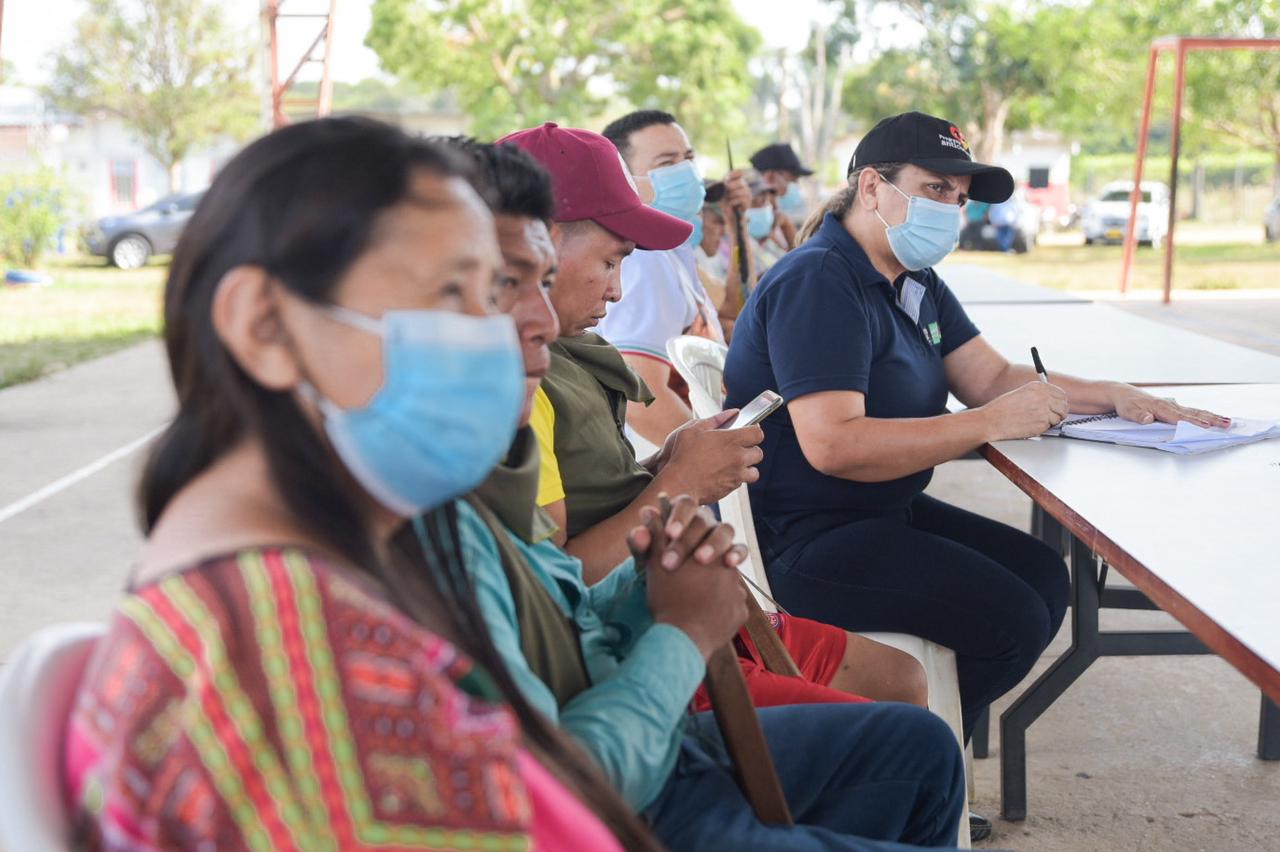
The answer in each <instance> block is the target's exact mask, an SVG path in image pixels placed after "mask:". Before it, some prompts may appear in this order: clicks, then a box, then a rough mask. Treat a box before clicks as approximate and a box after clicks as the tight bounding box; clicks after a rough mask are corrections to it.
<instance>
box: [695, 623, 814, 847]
mask: <svg viewBox="0 0 1280 852" xmlns="http://www.w3.org/2000/svg"><path fill="white" fill-rule="evenodd" d="M706 684H707V694H708V696H709V697H710V698H711V709H712V711H713V712H714V713H715V716H716V724H717V725H719V726H720V735H721V737H723V738H724V744H725V747H726V748H727V749H728V752H729V757H730V759H732V760H733V768H734V774H735V775H736V776H737V780H738V786H739V787H741V788H742V793H743V795H744V796H746V799H747V802H748V803H749V804H750V805H751V809H752V810H753V811H755V814H756V816H757V817H758V818H759V819H760V821H761V822H763V823H767V824H769V825H787V826H789V825H792V824H793V823H792V820H791V809H790V808H789V807H787V799H786V796H785V795H783V792H782V784H781V783H780V782H779V781H778V773H777V771H776V770H775V769H774V767H773V756H772V755H770V754H769V744H768V743H767V742H766V741H765V738H764V731H763V730H762V729H761V728H760V717H759V716H757V715H756V708H755V707H754V706H752V704H751V694H750V693H748V692H747V681H746V678H744V677H743V675H742V666H741V665H739V663H738V655H737V653H736V652H735V651H734V650H733V646H732V645H725V646H724V647H723V648H721V649H720V650H718V651H716V652H715V653H714V654H712V655H711V659H710V660H707V677H706Z"/></svg>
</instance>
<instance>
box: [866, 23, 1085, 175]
mask: <svg viewBox="0 0 1280 852" xmlns="http://www.w3.org/2000/svg"><path fill="white" fill-rule="evenodd" d="M891 5H894V6H896V7H897V8H898V9H900V10H901V11H903V12H905V13H906V14H907V15H908V16H909V17H910V18H911V19H912V20H913V21H914V22H915V24H916V25H917V26H918V27H919V28H920V31H921V34H922V35H921V40H920V45H919V46H918V47H913V48H896V49H892V50H889V51H886V52H885V53H883V54H882V55H881V56H880V58H879V59H877V61H876V62H874V63H872V64H871V65H870V66H868V67H867V68H864V69H862V71H861V72H860V73H858V74H857V75H855V76H854V78H853V79H851V81H850V83H849V85H848V86H847V87H846V90H845V94H846V98H845V105H846V108H848V109H849V110H850V111H851V112H853V113H855V114H861V115H863V117H865V118H868V119H870V118H873V117H882V116H884V115H889V114H892V113H894V112H901V111H903V110H905V109H921V110H925V111H930V112H933V113H934V114H938V115H942V116H945V117H947V118H950V119H952V120H953V121H957V122H960V123H962V124H964V125H965V126H966V129H967V130H968V134H967V135H968V136H969V139H970V141H971V143H972V146H973V155H974V157H975V158H976V159H979V160H984V161H987V162H990V161H991V160H992V159H995V158H997V157H998V156H999V154H1000V152H1001V150H1002V148H1003V147H1004V137H1005V132H1006V130H1007V129H1008V128H1009V127H1011V126H1013V127H1017V126H1026V125H1027V124H1029V123H1030V121H1031V118H1032V117H1033V116H1035V115H1037V114H1043V113H1044V112H1045V111H1046V110H1045V109H1044V106H1043V102H1042V99H1043V98H1044V97H1045V96H1046V94H1047V93H1049V92H1050V91H1051V90H1053V89H1057V88H1062V82H1061V77H1062V75H1064V74H1067V73H1069V71H1070V69H1071V67H1072V64H1073V62H1075V61H1076V57H1077V55H1078V52H1079V51H1080V50H1081V49H1082V45H1083V43H1084V42H1086V41H1087V39H1088V38H1089V33H1088V32H1086V31H1084V30H1083V29H1082V28H1081V27H1080V26H1079V18H1080V17H1081V16H1082V15H1083V14H1084V8H1083V7H1079V6H1071V5H1058V4H1050V3H1047V2H1043V0H1040V2H1033V3H1028V4H1026V5H1025V6H1022V7H1021V8H1014V7H1012V6H1010V5H1008V4H1005V3H1000V2H994V0H986V2H981V0H895V2H893V3H892V4H891ZM868 113H870V114H868Z"/></svg>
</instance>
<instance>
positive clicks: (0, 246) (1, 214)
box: [0, 166, 68, 269]
mask: <svg viewBox="0 0 1280 852" xmlns="http://www.w3.org/2000/svg"><path fill="white" fill-rule="evenodd" d="M66 206H67V192H66V189H65V187H64V186H63V181H62V179H61V177H60V176H59V175H58V174H57V172H55V171H53V170H52V169H50V168H48V167H47V166H45V167H41V168H39V169H36V170H35V171H31V172H27V173H25V174H22V173H12V174H6V175H0V255H3V256H4V258H5V260H7V261H8V262H9V264H11V265H12V266H21V267H22V268H23V269H33V268H35V266H36V265H37V264H38V263H39V262H40V256H41V255H42V254H44V253H45V252H46V251H48V250H49V249H51V248H53V244H54V240H55V239H56V238H57V236H58V231H59V230H60V229H61V228H62V225H63V221H64V219H65V217H66V214H67V212H68V211H67V210H66Z"/></svg>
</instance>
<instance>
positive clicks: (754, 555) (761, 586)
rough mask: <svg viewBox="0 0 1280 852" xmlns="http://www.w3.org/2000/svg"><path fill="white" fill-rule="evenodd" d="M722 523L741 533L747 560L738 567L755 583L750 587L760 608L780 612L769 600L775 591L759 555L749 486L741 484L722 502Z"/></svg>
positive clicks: (739, 536)
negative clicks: (745, 546)
mask: <svg viewBox="0 0 1280 852" xmlns="http://www.w3.org/2000/svg"><path fill="white" fill-rule="evenodd" d="M720 520H722V521H724V522H725V523H726V524H729V525H730V526H731V527H733V529H734V531H735V532H737V533H738V540H739V541H742V542H745V543H746V545H747V558H746V559H745V560H743V562H742V564H741V565H739V566H738V570H739V571H740V572H742V575H743V576H744V577H746V578H747V579H748V580H750V581H751V582H752V583H755V586H752V587H751V594H753V595H755V597H756V600H757V601H759V602H760V608H761V609H763V610H764V611H765V612H777V611H778V607H777V605H776V604H774V602H773V601H772V600H771V599H770V598H769V597H767V596H771V595H772V594H773V590H772V589H770V588H769V576H768V575H767V574H765V572H764V559H763V557H761V555H760V543H759V542H758V541H757V540H756V523H755V520H754V518H752V516H751V498H750V497H749V496H748V495H747V486H745V485H739V486H738V487H737V488H736V489H735V490H734V491H733V493H732V494H730V495H729V496H727V497H725V498H724V499H723V500H721V501H720ZM748 585H750V584H748ZM762 592H763V594H762Z"/></svg>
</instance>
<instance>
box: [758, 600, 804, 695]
mask: <svg viewBox="0 0 1280 852" xmlns="http://www.w3.org/2000/svg"><path fill="white" fill-rule="evenodd" d="M743 585H746V584H745V583H744V584H743ZM747 635H748V636H750V637H751V641H752V643H754V644H755V646H756V650H757V651H759V652H760V660H761V662H763V663H764V667H765V670H766V671H770V672H773V673H774V674H780V675H786V676H787V677H803V675H801V674H800V667H799V666H797V665H796V661H795V660H793V659H792V658H791V652H790V651H788V650H787V646H786V645H784V644H782V637H780V636H778V631H776V630H774V629H773V625H772V624H770V623H769V617H768V616H767V615H765V614H764V610H762V609H761V608H760V602H759V601H757V600H756V599H755V597H754V596H753V595H751V594H750V592H748V593H747Z"/></svg>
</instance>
